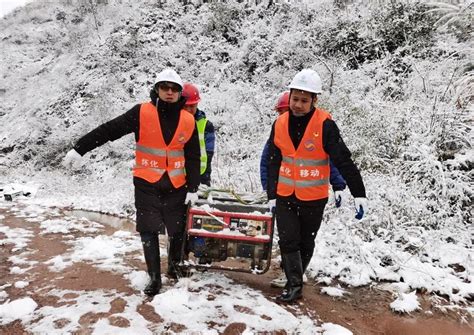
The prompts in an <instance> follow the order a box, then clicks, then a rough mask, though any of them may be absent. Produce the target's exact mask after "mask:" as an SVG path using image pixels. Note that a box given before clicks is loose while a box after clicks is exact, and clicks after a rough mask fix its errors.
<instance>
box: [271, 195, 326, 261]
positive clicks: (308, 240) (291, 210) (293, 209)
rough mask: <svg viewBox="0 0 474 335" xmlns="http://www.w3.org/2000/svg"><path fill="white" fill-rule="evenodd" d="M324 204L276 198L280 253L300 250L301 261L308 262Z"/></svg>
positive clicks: (311, 254)
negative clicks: (308, 203) (307, 204)
mask: <svg viewBox="0 0 474 335" xmlns="http://www.w3.org/2000/svg"><path fill="white" fill-rule="evenodd" d="M325 206H326V202H322V203H321V204H318V205H316V206H314V205H313V206H304V205H302V204H297V203H294V202H291V201H286V200H282V199H280V198H277V201H276V222H277V228H278V236H279V241H278V244H279V245H280V251H281V253H282V254H289V253H292V252H296V251H300V253H301V258H302V260H303V263H306V262H307V263H309V260H310V259H311V257H312V256H313V251H314V246H315V242H314V240H315V239H316V235H317V233H318V230H319V227H320V226H321V221H322V219H323V213H324V207H325Z"/></svg>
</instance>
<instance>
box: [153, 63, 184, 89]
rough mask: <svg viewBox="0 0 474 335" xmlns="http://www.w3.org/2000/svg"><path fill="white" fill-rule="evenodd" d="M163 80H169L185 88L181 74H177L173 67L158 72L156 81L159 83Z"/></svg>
mask: <svg viewBox="0 0 474 335" xmlns="http://www.w3.org/2000/svg"><path fill="white" fill-rule="evenodd" d="M162 81H169V82H171V83H175V84H178V85H179V86H181V90H182V89H183V81H182V80H181V77H180V76H179V74H177V73H176V71H175V70H173V69H170V68H167V69H164V70H163V71H161V72H160V73H158V75H157V76H156V82H157V83H159V82H162Z"/></svg>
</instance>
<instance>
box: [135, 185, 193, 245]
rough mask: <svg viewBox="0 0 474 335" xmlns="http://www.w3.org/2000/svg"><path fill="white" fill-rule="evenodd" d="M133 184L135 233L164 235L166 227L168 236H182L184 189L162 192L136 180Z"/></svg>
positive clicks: (184, 211) (184, 208)
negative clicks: (135, 210) (135, 212)
mask: <svg viewBox="0 0 474 335" xmlns="http://www.w3.org/2000/svg"><path fill="white" fill-rule="evenodd" d="M134 184H135V207H136V209H137V220H136V222H137V231H138V232H140V233H164V228H165V227H166V231H167V232H168V236H170V237H173V236H175V235H179V236H182V235H183V232H184V227H185V223H186V205H185V204H184V199H185V198H186V192H187V191H186V188H185V187H181V188H179V189H171V190H162V189H160V188H159V187H157V186H156V185H153V184H150V183H147V182H146V181H142V180H140V179H138V178H135V179H134Z"/></svg>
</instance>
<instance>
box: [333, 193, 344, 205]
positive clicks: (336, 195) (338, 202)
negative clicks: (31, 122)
mask: <svg viewBox="0 0 474 335" xmlns="http://www.w3.org/2000/svg"><path fill="white" fill-rule="evenodd" d="M342 193H343V191H334V200H336V208H339V207H341V204H342Z"/></svg>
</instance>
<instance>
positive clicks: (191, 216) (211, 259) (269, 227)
mask: <svg viewBox="0 0 474 335" xmlns="http://www.w3.org/2000/svg"><path fill="white" fill-rule="evenodd" d="M272 236H273V221H272V216H271V214H269V213H267V208H265V207H264V206H243V205H240V204H231V205H229V204H219V205H213V207H212V208H210V207H209V206H201V207H200V206H199V204H198V206H193V207H191V208H190V209H189V212H188V221H187V243H186V250H187V251H188V252H189V253H192V254H193V256H194V257H195V258H196V261H197V264H198V265H202V266H207V267H213V264H214V263H216V262H225V261H228V260H230V259H235V260H238V261H241V260H247V261H248V265H249V266H248V268H247V270H248V271H255V270H257V271H264V270H265V267H266V266H267V265H269V264H270V258H271V245H272ZM218 268H222V266H221V265H219V266H218ZM224 268H225V267H224Z"/></svg>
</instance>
